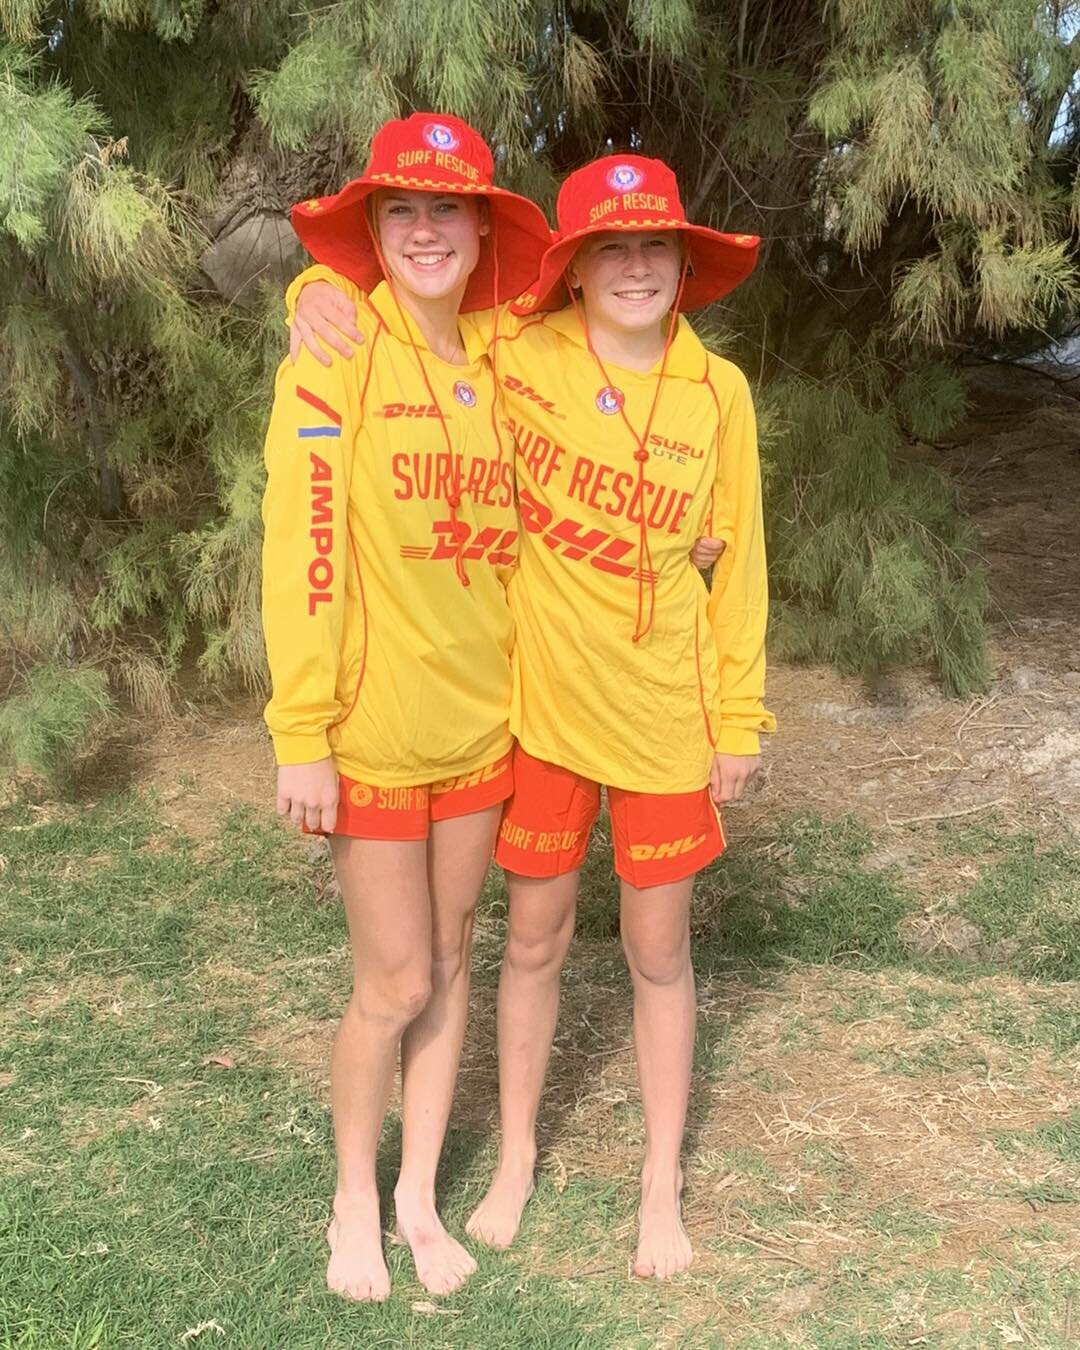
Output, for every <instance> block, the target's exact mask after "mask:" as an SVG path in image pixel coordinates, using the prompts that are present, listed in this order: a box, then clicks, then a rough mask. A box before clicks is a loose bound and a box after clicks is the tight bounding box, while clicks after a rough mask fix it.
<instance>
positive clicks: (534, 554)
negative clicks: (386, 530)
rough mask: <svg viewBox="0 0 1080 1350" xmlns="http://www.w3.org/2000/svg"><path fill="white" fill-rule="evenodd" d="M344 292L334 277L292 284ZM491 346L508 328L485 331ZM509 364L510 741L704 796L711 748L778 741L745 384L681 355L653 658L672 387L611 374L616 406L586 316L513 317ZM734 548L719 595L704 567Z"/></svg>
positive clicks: (672, 378)
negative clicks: (702, 545)
mask: <svg viewBox="0 0 1080 1350" xmlns="http://www.w3.org/2000/svg"><path fill="white" fill-rule="evenodd" d="M316 280H328V281H332V282H333V283H334V284H336V285H338V286H339V287H340V288H341V289H342V290H344V291H345V292H346V293H348V294H349V295H350V296H351V297H352V298H353V299H354V300H355V301H358V302H359V301H360V300H361V299H362V297H361V296H360V293H359V292H358V291H357V290H356V289H355V287H353V286H351V284H350V283H349V282H347V281H345V280H344V279H343V278H340V277H338V276H337V275H336V274H335V273H333V272H332V271H330V270H329V269H327V268H322V267H316V268H311V269H309V270H308V271H307V272H305V273H303V274H302V276H301V277H299V278H297V280H296V281H294V282H293V285H292V286H291V287H290V291H289V298H290V300H291V301H292V302H293V303H295V297H296V296H297V295H298V294H299V290H300V288H301V286H302V285H304V284H306V283H307V282H310V281H316ZM471 318H472V321H473V322H474V323H475V326H476V330H477V332H478V333H479V334H481V335H483V337H484V338H485V339H487V340H490V337H491V329H492V315H491V314H490V312H489V313H486V314H484V313H481V314H476V315H473V316H471ZM498 333H499V340H498V342H497V345H496V349H495V360H496V366H497V372H498V379H499V383H500V387H501V390H500V392H501V394H502V397H503V400H504V406H505V408H506V410H507V414H508V418H509V421H510V423H511V425H512V429H513V432H514V437H515V440H516V444H517V455H516V460H515V470H516V481H517V490H518V498H519V507H520V510H521V516H522V535H521V555H520V560H519V568H518V570H517V572H516V573H515V574H514V576H513V578H512V579H511V582H510V588H509V595H510V604H511V608H512V610H513V614H514V619H515V624H516V638H515V647H514V686H513V707H512V710H511V715H510V725H511V729H512V731H513V732H514V734H515V735H516V736H517V737H518V739H519V741H520V742H521V744H522V745H523V746H524V748H525V749H526V750H527V751H528V752H529V753H530V754H532V755H535V756H536V757H537V758H540V759H546V760H549V761H551V762H553V763H556V764H561V765H563V766H564V767H566V768H570V769H574V770H575V771H577V772H579V773H582V774H585V775H587V776H588V777H590V778H593V779H595V780H597V781H600V782H604V783H607V784H610V785H612V786H615V787H620V788H626V789H629V790H632V791H640V792H668V793H675V792H689V791H694V790H695V789H697V788H699V787H701V786H702V785H703V784H704V783H705V782H706V781H707V778H708V773H709V768H710V765H711V762H712V755H713V751H714V749H715V750H718V751H720V752H722V753H728V754H742V755H749V754H755V753H757V750H758V748H759V733H760V732H763V731H772V730H774V729H775V719H774V718H773V716H772V714H771V713H769V712H768V711H767V710H766V709H765V707H764V705H763V702H762V699H763V694H764V681H765V656H764V638H765V625H766V619H767V610H768V588H767V581H766V572H765V546H764V529H763V526H762V518H761V485H760V472H759V466H758V457H757V436H756V428H755V422H754V413H753V404H752V402H751V398H750V391H749V387H748V385H747V382H746V379H745V377H744V376H743V375H742V374H741V372H740V371H739V370H738V369H737V367H735V366H734V365H732V364H731V362H729V361H725V360H723V359H722V358H720V357H718V356H715V355H713V354H712V353H709V352H707V351H706V350H705V348H704V347H703V346H702V344H701V342H700V341H699V340H698V338H697V337H696V336H695V334H694V332H693V330H692V329H691V328H690V326H689V324H688V323H687V322H686V321H685V320H680V322H679V328H678V332H677V335H676V338H675V340H674V342H673V343H672V347H671V351H670V352H669V354H668V361H667V367H666V373H665V377H664V383H663V388H662V390H661V393H660V397H659V401H658V403H657V406H656V410H655V413H654V416H653V422H652V428H651V432H650V435H649V440H648V443H647V446H646V448H647V451H648V455H649V458H648V461H647V462H646V463H645V465H644V480H645V485H644V491H643V494H642V501H643V504H644V511H645V516H646V520H647V521H648V522H649V529H648V544H649V553H650V563H649V566H648V568H647V570H648V571H650V572H651V573H652V574H654V580H655V592H654V595H653V596H652V597H650V596H649V594H648V593H647V590H646V594H645V596H644V600H645V605H646V612H648V607H649V605H650V604H652V605H654V609H653V611H652V615H653V618H652V626H651V628H650V629H649V631H648V632H647V633H646V634H645V635H644V637H642V638H641V639H640V640H639V641H638V642H634V641H633V636H634V632H635V629H636V628H637V626H638V599H639V581H638V577H637V573H638V571H639V569H641V567H642V565H643V560H642V558H641V555H640V523H639V522H640V515H639V509H638V507H639V503H638V500H637V492H636V487H637V471H638V464H637V462H636V461H635V458H634V455H635V452H636V451H637V449H638V445H637V442H636V440H635V437H634V436H633V435H632V434H631V432H630V430H629V429H628V427H627V425H626V423H625V422H624V420H623V417H622V415H621V414H620V412H619V403H620V402H621V403H622V405H623V408H624V410H625V413H626V416H627V418H628V419H629V423H630V426H631V427H633V428H634V429H635V431H637V432H638V433H639V434H640V433H641V432H643V431H644V429H645V424H646V422H647V420H648V416H649V411H650V408H651V406H652V401H653V394H654V392H655V389H656V381H657V378H658V374H657V371H655V370H654V371H651V372H647V373H640V372H635V371H631V370H627V369H624V368H621V367H615V366H612V365H611V364H608V365H607V371H608V375H609V376H610V377H611V380H612V381H613V383H614V386H615V393H614V394H613V393H612V392H611V391H610V390H608V389H607V388H606V386H607V381H606V380H605V379H604V377H603V376H602V375H601V372H600V369H599V367H598V365H597V363H596V361H595V360H594V358H593V357H592V355H591V354H590V353H589V351H588V347H587V344H586V341H585V335H584V332H583V330H582V327H581V324H580V322H579V320H578V318H577V316H576V315H575V313H574V312H573V311H572V310H562V311H559V312H558V313H555V314H547V315H542V316H535V317H531V318H528V319H525V320H518V319H515V318H513V317H512V316H510V315H507V314H500V316H499V325H498ZM701 534H712V535H715V536H717V537H720V538H723V539H724V540H725V543H726V545H727V548H726V551H725V553H724V555H723V557H722V558H721V560H720V562H719V563H718V564H717V566H716V568H715V569H714V576H713V584H712V589H711V592H710V591H709V590H708V589H707V587H706V586H705V583H704V581H703V580H702V578H701V575H700V573H699V572H698V571H697V570H696V569H695V568H694V567H693V565H692V563H691V562H690V560H689V551H690V548H691V546H692V545H693V543H694V541H695V540H696V539H697V538H698V537H699V536H700V535H701Z"/></svg>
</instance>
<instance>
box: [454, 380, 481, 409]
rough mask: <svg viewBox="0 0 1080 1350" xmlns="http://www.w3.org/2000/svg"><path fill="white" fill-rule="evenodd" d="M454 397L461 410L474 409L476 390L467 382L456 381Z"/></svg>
mask: <svg viewBox="0 0 1080 1350" xmlns="http://www.w3.org/2000/svg"><path fill="white" fill-rule="evenodd" d="M454 397H455V398H456V399H457V401H458V402H459V403H460V404H461V406H462V407H463V408H475V407H476V390H475V389H474V388H473V387H472V385H471V384H469V383H468V381H467V380H458V382H457V383H456V384H455V385H454Z"/></svg>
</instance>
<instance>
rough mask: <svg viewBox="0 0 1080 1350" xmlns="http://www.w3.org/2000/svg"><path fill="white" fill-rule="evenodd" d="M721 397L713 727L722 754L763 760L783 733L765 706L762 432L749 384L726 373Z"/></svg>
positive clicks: (712, 617) (712, 611)
mask: <svg viewBox="0 0 1080 1350" xmlns="http://www.w3.org/2000/svg"><path fill="white" fill-rule="evenodd" d="M726 370H727V372H728V373H729V374H730V378H729V379H726V380H725V381H724V383H723V387H722V388H721V389H719V390H718V401H719V404H720V418H721V420H720V436H719V456H718V464H717V472H716V482H715V485H714V488H713V499H712V533H713V534H714V535H716V537H718V538H722V539H724V540H725V542H726V544H727V547H726V549H725V550H724V553H723V554H722V555H721V557H720V559H719V561H718V562H717V564H716V566H715V568H714V570H713V581H712V590H711V593H710V595H709V603H708V615H709V626H710V628H711V630H712V635H713V639H714V641H715V643H716V652H717V660H718V665H719V672H720V682H719V684H720V688H719V696H718V700H717V703H716V705H715V706H714V708H713V710H712V711H713V717H712V725H713V728H714V730H715V733H716V749H717V751H718V752H719V753H720V754H727V755H756V754H757V753H758V750H759V748H760V741H759V733H760V732H763V731H775V730H776V718H775V717H774V716H773V715H772V713H771V712H769V711H768V710H767V709H766V708H765V705H764V702H763V699H764V695H765V625H766V622H767V620H768V613H769V587H768V578H767V576H766V568H765V526H764V522H763V520H762V514H761V470H760V467H759V464H758V448H757V424H756V421H755V419H754V404H753V400H752V399H751V396H750V386H749V385H748V384H747V381H746V377H745V376H744V375H743V374H742V372H741V371H739V370H737V369H736V368H735V367H734V366H726Z"/></svg>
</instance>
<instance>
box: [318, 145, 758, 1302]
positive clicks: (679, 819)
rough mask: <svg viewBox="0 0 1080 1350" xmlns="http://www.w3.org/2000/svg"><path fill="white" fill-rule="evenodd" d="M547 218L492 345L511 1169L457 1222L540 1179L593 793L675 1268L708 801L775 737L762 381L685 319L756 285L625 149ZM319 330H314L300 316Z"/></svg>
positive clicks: (711, 849)
mask: <svg viewBox="0 0 1080 1350" xmlns="http://www.w3.org/2000/svg"><path fill="white" fill-rule="evenodd" d="M558 217H559V237H558V239H557V241H556V242H555V243H554V244H553V245H552V247H551V248H550V249H549V250H548V252H547V253H546V254H545V257H544V261H543V263H542V265H541V269H540V274H539V278H538V280H537V282H536V283H535V285H534V286H533V287H532V288H531V289H530V291H529V293H528V294H527V295H525V296H523V297H522V299H521V300H520V301H519V303H518V305H517V306H516V307H515V308H516V310H517V312H518V313H519V314H523V315H524V316H525V317H524V319H523V320H522V321H521V322H520V323H519V324H518V325H516V326H511V325H510V324H509V323H508V322H506V320H505V319H500V324H499V327H500V329H501V334H500V335H499V336H498V337H497V338H496V339H495V350H496V356H497V368H498V373H499V380H500V392H501V394H502V396H503V399H504V401H505V405H506V407H507V410H508V413H509V415H510V420H511V423H512V429H513V432H514V436H515V441H516V446H517V457H516V479H517V488H518V498H519V507H520V511H521V516H522V524H523V531H522V548H521V555H520V560H519V569H518V572H517V573H516V575H515V576H514V578H513V579H512V581H511V585H510V598H511V606H512V609H513V611H514V617H515V623H516V646H515V681H514V705H513V709H512V713H511V727H512V729H513V731H514V733H515V735H516V737H517V739H518V747H517V749H516V751H515V759H514V766H515V788H514V794H513V796H512V798H511V799H510V801H509V803H508V805H507V808H506V811H505V814H504V818H503V824H502V828H501V831H500V838H499V844H498V848H497V852H496V857H497V859H498V860H499V861H500V862H501V863H502V864H503V866H504V867H505V868H506V870H507V873H508V879H509V884H510V926H509V937H508V942H507V949H506V955H505V958H504V962H503V969H502V978H501V981H500V988H499V1060H500V1068H499V1073H500V1111H501V1119H502V1140H501V1149H500V1162H499V1168H498V1171H497V1173H496V1177H495V1179H494V1182H493V1184H492V1187H491V1189H490V1191H489V1193H488V1195H487V1196H486V1197H485V1199H484V1201H483V1202H482V1203H481V1205H480V1206H479V1208H478V1209H477V1211H476V1213H475V1214H474V1215H473V1217H472V1219H471V1220H470V1223H469V1231H470V1232H471V1233H472V1234H473V1235H474V1236H476V1237H478V1238H481V1239H482V1240H484V1241H486V1242H489V1243H491V1244H492V1245H495V1246H500V1247H501V1246H505V1245H507V1244H508V1243H509V1242H510V1241H511V1240H512V1238H513V1236H514V1234H515V1232H516V1230H517V1226H518V1223H519V1220H520V1216H521V1211H522V1207H523V1206H524V1204H525V1202H526V1201H527V1199H528V1196H529V1194H530V1192H531V1190H532V1176H533V1168H534V1164H535V1156H536V1144H535V1130H536V1117H537V1111H538V1107H539V1101H540V1095H541V1090H542V1087H543V1080H544V1075H545V1071H546V1066H547V1061H548V1056H549V1053H550V1048H551V1042H552V1037H553V1034H554V1028H555V1021H556V1016H557V1010H558V997H559V974H560V970H561V966H562V963H563V959H564V957H565V953H566V949H567V946H568V944H569V940H570V937H571V934H572V932H573V921H574V910H575V904H576V898H577V885H578V871H579V868H580V866H581V863H582V860H583V858H584V855H585V850H586V847H587V844H588V838H589V833H590V830H591V827H592V824H593V822H594V820H595V819H596V815H597V812H598V809H599V800H600V788H601V786H605V787H606V788H607V790H608V804H609V807H610V811H611V818H612V833H613V840H614V845H615V869H616V872H617V873H618V875H619V877H620V879H621V883H622V887H621V889H622V896H621V902H622V923H621V927H622V936H623V945H624V949H625V952H626V956H627V960H628V963H629V966H630V970H631V975H632V979H633V987H634V1031H635V1047H636V1051H637V1058H638V1066H639V1074H640V1081H641V1089H642V1097H643V1104H644V1114H645V1133H646V1147H645V1159H644V1165H643V1170H642V1201H641V1209H640V1226H639V1237H638V1250H637V1255H636V1258H635V1263H634V1268H635V1270H636V1272H637V1273H638V1274H640V1275H656V1276H659V1277H665V1276H668V1275H671V1274H674V1273H676V1272H677V1271H679V1270H681V1269H685V1268H686V1266H687V1265H689V1263H690V1260H691V1249H690V1243H689V1240H688V1238H687V1235H686V1232H685V1229H684V1228H683V1225H682V1219H681V1208H680V1193H681V1188H682V1172H681V1166H680V1150H681V1142H682V1135H683V1128H684V1123H685V1115H686V1107H687V1098H688V1093H689V1083H690V1065H691V1055H692V1048H693V1040H694V981H693V971H692V967H691V964H690V953H689V921H688V912H689V904H690V898H691V892H692V886H693V878H694V875H695V874H696V872H697V871H698V870H700V868H701V867H703V866H705V865H706V864H707V863H709V862H710V861H711V860H713V859H714V858H715V857H716V856H717V855H718V854H719V853H720V852H721V850H722V849H723V846H724V837H723V831H722V828H721V826H720V822H719V819H718V816H717V814H716V811H715V809H714V807H715V804H717V803H721V802H725V801H730V800H734V799H735V798H737V797H738V796H739V795H740V794H741V793H742V791H743V790H744V788H745V786H746V784H747V783H748V782H749V780H750V778H751V777H752V776H753V774H754V772H755V771H756V769H757V765H758V758H757V755H758V738H759V733H760V732H762V731H770V730H772V729H773V727H774V722H773V719H772V716H771V714H769V713H768V712H767V711H766V710H765V708H764V706H763V704H762V696H763V685H764V655H763V642H764V630H765V619H766V607H767V590H766V579H765V556H764V543H763V528H762V522H761V499H760V475H759V470H758V461H757V446H756V435H755V428H754V416H753V407H752V403H751V399H750V393H749V388H748V386H747V383H746V380H745V378H744V377H743V376H742V374H741V373H740V372H739V371H738V370H737V369H736V367H734V366H733V365H732V364H731V363H730V362H728V361H724V360H722V359H721V358H719V357H717V356H715V355H713V354H711V353H709V352H707V351H706V350H705V348H704V347H703V346H702V345H701V343H700V341H699V340H698V339H697V337H696V336H695V335H694V333H693V330H692V329H691V328H690V327H689V325H688V324H687V322H686V321H685V320H684V319H682V318H681V317H680V311H681V310H684V309H694V308H698V307H700V306H703V305H706V304H708V303H710V302H712V301H713V300H716V299H719V298H720V297H722V296H723V295H725V294H727V293H728V292H729V291H731V290H732V289H733V288H734V287H735V286H737V285H738V284H739V282H741V281H742V280H743V279H745V277H746V276H748V275H749V273H750V272H751V270H752V269H753V267H754V264H755V262H756V258H757V248H758V240H757V238H756V237H754V236H749V235H729V234H721V233H719V232H717V231H713V230H708V229H705V228H703V227H699V226H692V225H690V224H688V222H687V221H686V218H685V215H684V214H683V210H682V206H681V203H680V201H679V195H678V188H677V185H676V183H675V179H674V176H673V175H672V173H671V171H670V170H669V169H668V168H667V167H666V166H665V165H663V164H662V163H660V162H659V161H657V160H651V159H646V158H643V157H640V156H634V155H623V156H610V157H607V158H605V159H602V160H599V161H596V162H595V163H593V164H590V165H588V166H587V167H586V168H584V169H582V170H580V171H579V172H577V173H575V174H572V175H571V176H570V177H569V178H568V179H567V180H566V182H565V183H564V185H563V188H562V190H561V192H560V194H559V202H558ZM316 275H317V273H316V272H310V273H307V274H305V278H307V279H313V278H314V277H315V276H316ZM305 278H301V279H300V280H301V281H303V280H304V279H305ZM338 284H339V285H340V284H341V283H340V282H339V283H338ZM296 285H297V283H294V293H295V287H296ZM346 289H347V288H346ZM320 290H321V291H322V296H323V301H324V302H325V300H326V295H327V292H326V288H320ZM311 294H312V295H313V296H314V295H315V294H316V292H315V290H314V289H313V290H312V292H311ZM356 298H357V297H356V296H355V295H352V296H351V299H353V300H354V301H355V299H356ZM316 321H318V325H319V328H320V329H321V330H322V331H325V324H324V322H323V320H322V319H321V318H320V317H319V310H318V306H315V305H312V306H309V307H308V310H307V322H308V325H309V327H310V326H314V325H315V323H316ZM700 534H709V535H713V536H717V537H720V538H722V539H723V540H724V541H725V542H726V543H727V545H728V547H727V549H726V551H725V553H724V556H723V559H722V560H721V562H720V564H719V566H718V568H717V572H716V575H715V577H714V581H713V587H712V592H711V594H710V593H708V592H707V591H706V588H705V586H704V584H703V582H702V580H701V577H700V575H699V574H697V573H696V572H695V571H694V569H693V568H692V567H691V566H689V564H688V560H687V541H688V540H693V539H694V538H696V537H697V536H698V535H700Z"/></svg>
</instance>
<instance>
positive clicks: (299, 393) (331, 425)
mask: <svg viewBox="0 0 1080 1350" xmlns="http://www.w3.org/2000/svg"><path fill="white" fill-rule="evenodd" d="M296 397H297V398H299V399H302V400H303V401H304V402H305V403H307V404H308V405H309V406H310V407H312V408H314V409H315V411H316V412H318V413H321V414H322V415H323V417H324V418H325V421H323V422H321V423H320V424H319V425H318V426H312V427H298V428H297V435H298V436H299V437H300V439H301V440H309V439H311V438H312V437H320V436H340V435H341V414H340V413H338V412H335V411H334V409H333V408H331V406H330V405H329V403H325V402H324V401H323V400H322V399H321V398H319V396H318V395H317V394H313V393H312V392H311V390H310V389H305V388H304V386H303V385H302V384H298V385H297V386H296Z"/></svg>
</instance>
